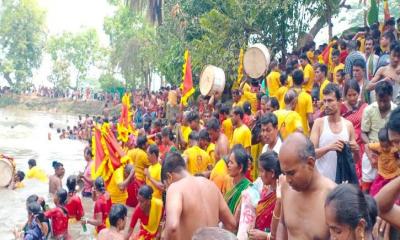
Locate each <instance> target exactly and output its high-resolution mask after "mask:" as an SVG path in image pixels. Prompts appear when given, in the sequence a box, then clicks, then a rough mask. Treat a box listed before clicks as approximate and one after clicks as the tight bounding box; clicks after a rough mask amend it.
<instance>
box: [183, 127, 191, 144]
mask: <svg viewBox="0 0 400 240" xmlns="http://www.w3.org/2000/svg"><path fill="white" fill-rule="evenodd" d="M181 131H182V137H183V141H185V143H188V142H189V135H190V133H191V132H192V129H191V128H190V127H189V126H184V125H181Z"/></svg>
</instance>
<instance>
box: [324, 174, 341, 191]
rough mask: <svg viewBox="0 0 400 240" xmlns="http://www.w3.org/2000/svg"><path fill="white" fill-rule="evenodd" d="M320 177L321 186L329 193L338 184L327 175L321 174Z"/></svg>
mask: <svg viewBox="0 0 400 240" xmlns="http://www.w3.org/2000/svg"><path fill="white" fill-rule="evenodd" d="M320 177H321V183H322V184H321V186H322V188H323V189H324V190H325V191H327V192H328V193H329V192H331V191H332V190H333V189H334V188H335V187H336V186H337V184H336V183H335V182H334V181H332V180H331V179H329V178H327V177H325V176H322V175H320Z"/></svg>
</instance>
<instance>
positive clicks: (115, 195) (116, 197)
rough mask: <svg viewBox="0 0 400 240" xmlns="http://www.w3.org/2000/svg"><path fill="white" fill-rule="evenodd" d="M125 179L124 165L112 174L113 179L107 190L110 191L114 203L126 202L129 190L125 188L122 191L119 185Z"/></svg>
mask: <svg viewBox="0 0 400 240" xmlns="http://www.w3.org/2000/svg"><path fill="white" fill-rule="evenodd" d="M123 181H124V166H121V167H119V168H117V170H115V171H114V172H113V174H112V176H111V180H110V182H109V183H108V185H107V191H108V193H110V197H111V202H112V203H113V204H116V203H120V204H125V203H126V199H128V191H127V190H126V189H125V190H123V191H121V189H119V187H118V185H119V184H121V183H122V182H123Z"/></svg>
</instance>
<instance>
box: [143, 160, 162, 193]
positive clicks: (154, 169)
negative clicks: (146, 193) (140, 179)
mask: <svg viewBox="0 0 400 240" xmlns="http://www.w3.org/2000/svg"><path fill="white" fill-rule="evenodd" d="M148 169H149V174H150V177H151V178H152V179H154V180H156V181H158V182H160V181H161V164H160V163H156V164H154V165H151V166H150V167H149V168H148ZM146 184H147V185H149V186H150V187H151V188H152V189H153V197H156V198H158V199H161V198H162V192H161V191H160V190H159V189H158V188H157V187H156V186H155V185H154V184H153V183H152V182H151V181H150V180H149V179H146Z"/></svg>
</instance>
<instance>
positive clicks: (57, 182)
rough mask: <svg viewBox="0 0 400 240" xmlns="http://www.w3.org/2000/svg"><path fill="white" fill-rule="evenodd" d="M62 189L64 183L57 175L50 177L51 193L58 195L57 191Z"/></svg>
mask: <svg viewBox="0 0 400 240" xmlns="http://www.w3.org/2000/svg"><path fill="white" fill-rule="evenodd" d="M61 187H62V182H61V179H60V178H59V177H57V176H56V175H51V176H50V177H49V193H51V194H56V192H57V190H58V189H60V188H61Z"/></svg>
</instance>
